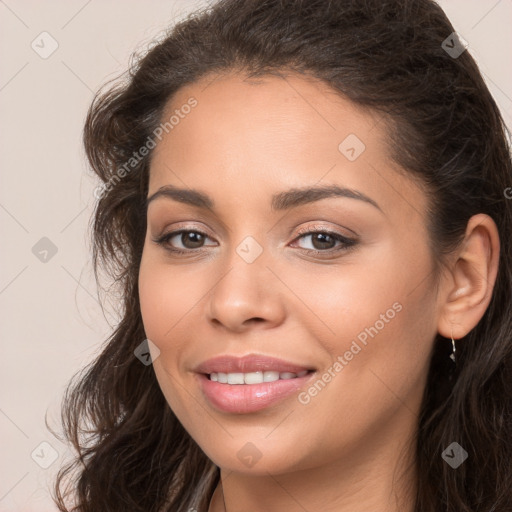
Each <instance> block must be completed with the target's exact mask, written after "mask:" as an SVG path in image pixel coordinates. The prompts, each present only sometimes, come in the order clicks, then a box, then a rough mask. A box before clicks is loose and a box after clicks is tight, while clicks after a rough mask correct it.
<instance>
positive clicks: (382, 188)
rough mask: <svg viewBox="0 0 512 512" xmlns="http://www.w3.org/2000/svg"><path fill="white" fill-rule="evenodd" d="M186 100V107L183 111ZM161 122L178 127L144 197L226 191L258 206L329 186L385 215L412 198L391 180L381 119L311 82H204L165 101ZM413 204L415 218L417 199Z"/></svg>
mask: <svg viewBox="0 0 512 512" xmlns="http://www.w3.org/2000/svg"><path fill="white" fill-rule="evenodd" d="M191 99H193V100H194V101H195V102H196V103H195V106H194V107H193V108H191V109H189V108H188V107H187V108H184V106H186V105H188V104H190V102H191ZM185 112H187V113H185ZM171 116H174V118H175V121H178V122H176V123H173V127H172V129H170V130H169V131H168V133H164V134H163V137H162V140H161V141H160V142H158V144H157V147H156V148H155V150H154V155H153V159H152V165H151V172H150V187H149V194H148V195H151V194H152V193H154V192H155V191H156V190H158V188H159V187H162V186H164V185H167V184H174V185H176V186H180V187H183V186H188V187H193V188H199V189H202V190H205V191H208V190H218V189H219V185H225V186H228V185H229V191H228V192H229V193H230V194H231V195H233V194H237V195H238V196H239V197H243V196H245V199H247V196H248V190H250V191H252V196H253V197H255V198H256V197H262V198H263V196H265V197H268V196H269V195H271V194H273V193H274V192H275V191H276V190H281V189H283V188H289V187H304V186H311V185H313V184H324V183H325V184H326V183H337V184H339V185H341V186H344V187H348V188H357V189H359V190H364V191H365V193H367V195H369V196H372V195H373V196H374V197H376V198H380V200H379V199H377V201H378V202H379V204H381V205H383V206H384V207H385V206H386V203H389V205H390V206H393V203H396V202H397V199H401V200H402V201H403V200H404V199H405V197H407V196H410V195H411V194H418V192H419V191H418V189H417V186H415V184H414V183H413V182H412V180H408V179H406V178H405V179H404V177H403V176H400V174H399V173H397V172H396V168H397V166H396V165H395V164H394V163H393V162H392V161H391V159H390V156H389V150H388V145H387V142H386V128H385V127H386V124H385V123H384V122H383V121H382V119H381V117H380V116H379V115H378V114H375V113H373V112H371V111H369V110H367V109H363V108H361V107H358V106H357V105H355V104H354V103H353V102H351V101H349V100H347V99H346V98H344V97H342V96H341V95H340V94H339V93H337V92H336V91H334V90H333V89H331V88H330V87H329V86H328V85H326V84H325V83H323V82H321V81H320V80H317V79H312V78H305V77H303V76H299V75H288V76H286V77H284V78H283V77H280V76H263V77H259V78H257V79H248V78H247V77H246V76H244V75H243V74H239V73H232V74H228V75H219V76H216V75H210V76H208V77H204V78H203V79H201V80H200V81H198V82H195V83H193V84H190V85H187V86H184V87H183V88H181V89H180V90H179V91H178V92H177V93H176V94H175V95H174V97H173V98H172V99H171V101H169V102H168V104H167V106H166V109H165V111H164V113H163V115H162V122H165V121H166V120H168V119H170V118H171ZM178 117H179V120H178ZM354 157H355V158H354ZM397 180H399V181H400V183H398V181H397ZM393 189H395V190H394V191H393ZM399 190H402V192H400V191H399ZM400 196H402V197H400ZM265 200H266V199H265ZM241 201H242V202H243V200H241ZM415 201H416V203H417V204H418V208H421V198H415ZM384 207H383V209H384ZM404 208H405V205H404ZM406 209H407V208H406Z"/></svg>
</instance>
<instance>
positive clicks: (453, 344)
mask: <svg viewBox="0 0 512 512" xmlns="http://www.w3.org/2000/svg"><path fill="white" fill-rule="evenodd" d="M450 359H451V360H452V361H453V363H454V364H455V340H454V339H453V334H452V353H451V355H450Z"/></svg>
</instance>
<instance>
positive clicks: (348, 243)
mask: <svg viewBox="0 0 512 512" xmlns="http://www.w3.org/2000/svg"><path fill="white" fill-rule="evenodd" d="M182 233H197V234H199V235H202V236H203V237H205V238H209V237H208V235H207V234H206V233H204V232H203V231H200V230H197V229H179V230H176V231H171V232H170V233H166V234H164V235H162V236H161V237H158V238H156V239H153V242H155V243H157V244H158V245H160V246H162V247H164V248H165V249H166V250H167V251H169V252H171V253H173V254H176V255H190V254H192V253H196V254H197V253H198V252H202V249H203V248H202V247H201V248H197V249H187V250H183V249H177V248H176V247H171V246H169V245H168V242H169V240H170V239H171V238H173V237H175V236H176V235H180V234H182ZM315 234H323V235H329V236H330V237H332V238H334V240H335V241H337V242H340V243H341V244H342V245H341V246H340V247H338V248H332V249H325V250H323V251H322V250H315V249H304V248H302V247H299V250H301V251H305V252H306V253H308V254H314V255H324V254H332V253H334V252H338V251H349V250H350V249H352V248H353V247H354V246H355V245H356V244H357V240H354V239H352V238H347V237H345V236H343V235H340V234H339V233H336V232H333V231H329V230H326V229H315V228H308V229H305V230H302V231H299V232H298V235H299V236H297V237H296V238H295V239H294V240H293V241H296V240H298V239H300V238H302V237H306V236H308V235H315Z"/></svg>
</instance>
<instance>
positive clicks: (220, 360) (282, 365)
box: [195, 354, 314, 374]
mask: <svg viewBox="0 0 512 512" xmlns="http://www.w3.org/2000/svg"><path fill="white" fill-rule="evenodd" d="M304 370H314V368H312V367H311V366H302V365H298V364H294V363H290V362H288V361H284V360H283V359H277V358H275V357H268V356H263V355H257V354H251V355H248V356H243V357H235V356H229V355H225V356H218V357H214V358H212V359H208V360H206V361H203V362H202V363H201V364H200V365H198V366H197V367H196V368H195V371H196V372H197V373H203V374H210V373H218V372H222V373H235V372H241V373H248V372H264V371H275V372H279V373H281V372H292V373H300V372H302V371H304Z"/></svg>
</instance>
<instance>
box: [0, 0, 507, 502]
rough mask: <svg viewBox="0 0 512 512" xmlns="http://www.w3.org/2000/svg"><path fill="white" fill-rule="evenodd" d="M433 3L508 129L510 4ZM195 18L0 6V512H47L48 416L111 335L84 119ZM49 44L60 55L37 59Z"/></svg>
mask: <svg viewBox="0 0 512 512" xmlns="http://www.w3.org/2000/svg"><path fill="white" fill-rule="evenodd" d="M440 3H441V5H442V7H443V8H444V9H445V11H446V13H447V14H448V16H449V18H450V19H451V20H452V23H453V24H454V26H455V28H456V30H457V31H458V32H459V33H460V34H461V35H462V36H463V37H464V39H466V41H468V43H469V49H470V51H471V53H472V54H473V56H474V57H475V58H476V60H477V62H478V63H479V65H480V67H481V69H482V71H483V73H484V75H485V78H486V80H487V83H488V85H489V87H490V90H491V92H492V93H493V95H494V97H495V98H496V100H497V102H498V104H499V105H500V107H501V109H502V112H503V114H504V116H505V119H506V121H507V123H508V125H509V127H512V99H511V98H512V71H511V70H512V66H511V65H510V64H511V62H512V59H511V55H512V32H511V30H510V20H512V2H510V0H444V1H441V2H440ZM200 5H206V1H201V2H199V1H196V0H193V1H192V0H191V1H186V0H180V1H177V0H166V1H162V0H159V1H152V2H142V1H134V0H130V1H126V0H125V1H121V0H108V1H102V2H100V1H99V0H89V1H87V0H73V1H69V0H68V1H64V0H59V1H57V0H54V1H47V2H39V1H36V0H30V1H29V0H26V1H22V0H0V52H1V54H0V114H1V120H2V130H1V132H0V140H1V144H0V147H1V152H0V161H1V169H2V172H1V175H0V176H1V178H0V179H1V186H0V228H1V234H2V238H1V240H2V244H1V247H2V250H1V253H0V254H1V256H0V257H1V260H0V308H1V309H0V311H1V318H0V326H1V327H0V329H1V340H2V345H1V352H0V354H1V358H0V365H1V367H0V433H1V439H2V449H1V453H2V457H1V462H0V464H1V466H0V512H8V511H9V512H11V511H23V512H32V511H37V512H44V511H53V510H56V508H55V507H54V506H53V505H52V502H51V500H50V499H49V497H48V490H47V486H48V483H49V482H50V481H51V479H52V478H53V476H54V474H55V472H56V471H57V469H58V467H59V466H61V465H62V463H63V461H64V460H65V458H66V456H67V450H66V447H65V446H64V445H63V444H61V443H60V442H59V441H57V440H56V439H55V438H54V437H53V436H52V435H51V434H50V433H49V432H48V430H47V429H46V426H45V423H44V417H45V413H46V412H47V411H48V418H49V421H50V422H51V423H52V424H53V425H55V424H56V421H57V419H58V413H59V409H58V407H59V402H60V398H61V394H62V391H63V389H64V386H65V385H66V383H67V381H68V379H69V378H70V377H71V376H72V375H73V374H74V373H75V372H76V371H77V370H78V369H79V368H82V367H83V366H84V365H85V364H86V363H87V362H88V361H90V359H91V357H93V356H94V355H95V354H97V353H98V351H99V349H100V345H101V343H102V341H103V340H104V339H105V338H106V336H107V334H108V333H109V332H110V327H109V322H110V323H111V324H113V323H114V322H115V315H114V314H113V312H112V311H110V312H108V311H107V313H106V318H105V317H104V316H103V314H102V312H101V309H100V306H99V304H98V301H97V297H96V287H95V284H94V280H93V278H92V274H91V265H90V254H89V244H88V239H87V226H88V222H89V218H90V215H91V212H92V206H93V202H94V198H93V196H92V189H93V188H94V185H95V182H94V181H93V180H92V178H91V177H90V176H89V175H88V174H86V172H85V171H86V165H85V162H84V153H83V150H82V148H81V131H82V125H83V120H84V116H85V113H86V110H87V107H88V105H89V103H90V101H91V100H92V97H93V92H94V91H95V90H97V88H98V87H99V86H100V85H101V84H102V83H104V82H105V80H106V79H109V78H112V77H114V76H115V75H117V74H118V73H119V72H121V71H123V70H124V69H125V68H126V66H127V63H128V61H129V57H130V54H131V52H132V51H133V50H135V49H136V48H143V47H144V46H147V45H148V44H149V43H150V41H151V39H152V38H153V37H154V36H157V35H158V34H159V32H160V31H161V30H162V29H163V28H164V27H166V26H167V25H168V24H170V23H173V22H174V21H176V20H178V19H179V18H181V17H183V15H184V14H185V13H187V12H188V11H190V10H193V9H194V8H195V7H196V6H200ZM45 31H46V32H48V33H49V34H50V36H46V35H45V36H40V34H41V33H42V32H45ZM42 38H44V40H43V42H41V39H42ZM53 40H55V41H56V42H57V44H58V48H57V50H56V51H55V52H54V53H53V54H52V55H50V56H49V57H48V58H46V59H44V58H42V57H41V56H40V54H41V53H42V54H43V55H44V52H45V51H46V52H48V51H49V50H51V45H52V44H56V43H54V42H53ZM33 41H35V42H34V46H35V48H36V49H37V52H39V53H37V52H36V51H35V50H34V49H33V48H32V46H31V44H32V42H33ZM511 186H512V183H511ZM43 237H47V238H48V239H50V240H51V243H52V244H53V245H54V246H55V247H56V249H57V252H56V254H55V255H53V256H52V254H51V252H49V253H48V255H47V256H46V257H47V259H48V261H47V262H42V261H40V259H38V257H36V255H35V254H34V253H33V252H32V248H33V247H34V245H35V244H36V243H38V241H39V240H40V239H41V238H43ZM40 243H41V244H43V246H42V249H40V250H44V249H45V246H44V244H45V243H47V242H40ZM46 248H47V247H46ZM36 252H37V251H36ZM43 256H44V253H40V254H39V257H43ZM107 319H108V321H107ZM43 442H46V443H49V444H43V445H41V443H43ZM55 457H57V458H56V459H55V460H54V461H53V458H55ZM48 464H49V467H48V468H47V469H44V468H43V467H41V465H43V466H45V465H48Z"/></svg>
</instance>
